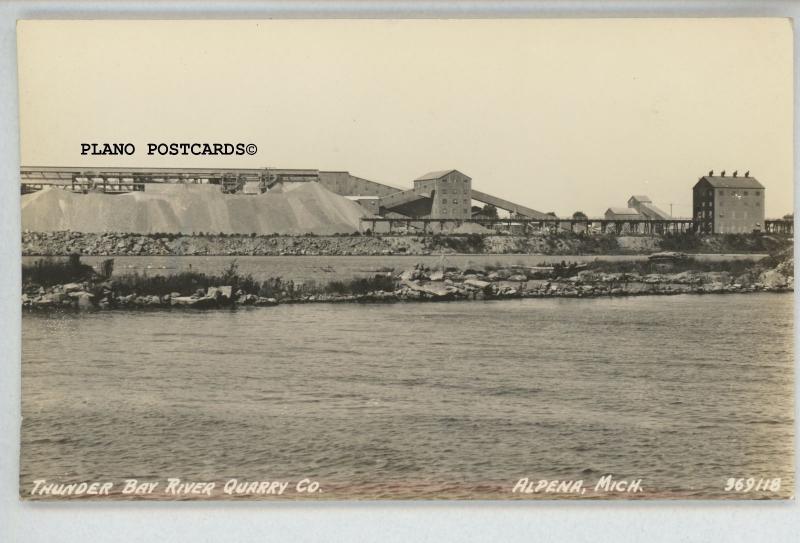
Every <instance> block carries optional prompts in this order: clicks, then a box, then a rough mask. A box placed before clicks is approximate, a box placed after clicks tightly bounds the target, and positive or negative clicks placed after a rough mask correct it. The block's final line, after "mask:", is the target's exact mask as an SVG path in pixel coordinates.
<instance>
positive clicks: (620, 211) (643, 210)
mask: <svg viewBox="0 0 800 543" xmlns="http://www.w3.org/2000/svg"><path fill="white" fill-rule="evenodd" d="M605 218H606V219H608V220H611V221H627V220H633V221H648V220H649V221H665V220H670V219H672V216H671V215H670V214H669V213H667V212H665V211H662V210H661V209H659V208H658V207H656V205H655V204H653V201H652V200H651V199H650V197H649V196H645V195H644V194H634V195H633V196H631V197H630V198H628V207H609V208H608V209H607V210H606V212H605Z"/></svg>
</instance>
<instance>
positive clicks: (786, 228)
mask: <svg viewBox="0 0 800 543" xmlns="http://www.w3.org/2000/svg"><path fill="white" fill-rule="evenodd" d="M764 231H765V232H767V233H769V234H785V235H794V220H793V219H767V220H765V221H764Z"/></svg>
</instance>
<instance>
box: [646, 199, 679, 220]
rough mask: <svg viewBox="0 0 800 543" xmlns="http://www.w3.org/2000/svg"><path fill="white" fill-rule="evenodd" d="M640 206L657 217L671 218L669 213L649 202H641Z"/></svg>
mask: <svg viewBox="0 0 800 543" xmlns="http://www.w3.org/2000/svg"><path fill="white" fill-rule="evenodd" d="M642 207H643V208H644V209H646V210H648V211H649V212H650V213H652V214H653V215H655V216H656V217H658V218H659V219H671V218H672V217H671V216H670V214H669V213H667V212H666V211H664V210H662V209H661V208H659V207H657V206H655V205H653V204H652V203H650V202H643V203H642Z"/></svg>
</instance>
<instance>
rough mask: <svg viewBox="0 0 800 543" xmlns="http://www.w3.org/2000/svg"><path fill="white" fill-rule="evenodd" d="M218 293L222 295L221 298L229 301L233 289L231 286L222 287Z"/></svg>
mask: <svg viewBox="0 0 800 543" xmlns="http://www.w3.org/2000/svg"><path fill="white" fill-rule="evenodd" d="M218 290H219V293H220V294H221V295H222V297H223V298H227V299H229V300H230V299H231V298H233V287H232V286H224V287H219V289H218Z"/></svg>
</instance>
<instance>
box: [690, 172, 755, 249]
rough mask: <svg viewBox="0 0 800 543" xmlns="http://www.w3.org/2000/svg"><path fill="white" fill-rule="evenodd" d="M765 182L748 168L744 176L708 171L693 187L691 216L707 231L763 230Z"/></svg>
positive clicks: (702, 230) (707, 232) (718, 232)
mask: <svg viewBox="0 0 800 543" xmlns="http://www.w3.org/2000/svg"><path fill="white" fill-rule="evenodd" d="M764 192H765V191H764V185H762V184H761V183H759V182H758V180H756V178H754V177H750V172H747V173H745V174H744V175H743V176H740V175H738V173H737V172H734V173H733V175H728V176H726V175H725V172H724V171H723V172H722V173H721V174H720V175H714V172H713V171H711V172H709V174H708V175H706V176H703V177H701V178H700V180H699V181H697V183H696V184H695V186H694V189H693V204H694V205H693V207H694V214H693V217H694V220H695V222H696V223H697V224H698V231H699V232H702V233H706V234H733V233H745V232H752V231H753V230H763V228H764Z"/></svg>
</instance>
